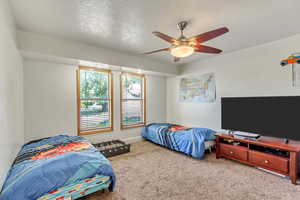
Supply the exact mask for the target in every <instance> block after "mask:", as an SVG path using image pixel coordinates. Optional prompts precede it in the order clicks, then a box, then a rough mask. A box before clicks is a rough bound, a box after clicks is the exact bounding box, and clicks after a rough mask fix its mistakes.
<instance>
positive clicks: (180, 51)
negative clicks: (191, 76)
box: [171, 45, 194, 58]
mask: <svg viewBox="0 0 300 200" xmlns="http://www.w3.org/2000/svg"><path fill="white" fill-rule="evenodd" d="M193 53H194V48H193V47H191V46H189V45H179V46H176V47H174V48H172V49H171V55H172V56H174V57H176V58H185V57H188V56H190V55H192V54H193Z"/></svg>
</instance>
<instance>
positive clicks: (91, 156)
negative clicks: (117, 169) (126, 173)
mask: <svg viewBox="0 0 300 200" xmlns="http://www.w3.org/2000/svg"><path fill="white" fill-rule="evenodd" d="M96 175H103V176H108V177H110V181H111V186H110V190H111V191H112V190H113V188H114V184H115V174H114V172H113V169H112V167H111V165H110V163H109V161H108V160H107V159H106V158H105V157H104V156H103V155H102V154H101V153H100V152H99V151H98V150H97V149H96V148H95V147H94V146H93V145H92V144H91V143H90V142H88V141H87V140H86V139H84V138H83V137H78V136H66V135H60V136H55V137H51V138H46V139H42V140H39V141H35V142H31V143H28V144H25V145H24V146H23V147H22V149H21V151H20V152H19V154H18V156H17V158H16V159H15V161H14V163H13V165H12V167H11V169H10V171H9V173H8V176H7V178H6V181H5V183H4V185H3V188H2V191H1V194H0V200H16V199H17V200H19V199H20V200H21V199H22V200H36V199H38V198H39V197H41V196H43V195H45V194H47V193H49V192H51V191H54V190H57V189H58V188H61V187H64V186H67V185H72V184H76V183H79V182H80V181H82V180H84V179H87V178H91V177H94V176H96Z"/></svg>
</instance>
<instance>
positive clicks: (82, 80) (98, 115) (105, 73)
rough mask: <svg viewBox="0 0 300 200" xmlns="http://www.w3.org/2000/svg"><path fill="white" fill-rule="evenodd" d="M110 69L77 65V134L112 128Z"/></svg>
mask: <svg viewBox="0 0 300 200" xmlns="http://www.w3.org/2000/svg"><path fill="white" fill-rule="evenodd" d="M111 83H112V77H111V72H110V70H104V69H98V68H92V67H82V66H80V67H79V70H78V71H77V104H78V135H88V134H94V133H99V132H104V131H112V130H113V121H112V119H113V116H112V113H113V112H112V84H111Z"/></svg>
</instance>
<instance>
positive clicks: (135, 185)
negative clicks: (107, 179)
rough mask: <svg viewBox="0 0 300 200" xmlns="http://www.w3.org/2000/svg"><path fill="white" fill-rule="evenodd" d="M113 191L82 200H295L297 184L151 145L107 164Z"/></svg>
mask: <svg viewBox="0 0 300 200" xmlns="http://www.w3.org/2000/svg"><path fill="white" fill-rule="evenodd" d="M111 162H112V165H113V168H114V170H115V172H116V175H117V185H116V189H115V192H113V193H102V192H98V193H95V194H93V195H91V196H89V197H86V198H83V199H86V200H96V199H97V200H98V199H99V200H100V199H102V200H200V199H201V200H300V185H297V186H295V185H292V184H291V183H290V181H289V180H287V179H284V178H280V177H277V176H274V175H271V174H268V173H265V172H262V171H260V170H257V169H255V168H253V167H249V166H246V165H242V164H238V163H235V162H233V161H229V160H226V159H219V160H217V159H215V154H210V155H206V157H205V158H204V160H196V159H193V158H191V157H188V156H185V155H183V154H180V153H176V152H173V151H170V150H167V149H164V148H162V147H159V146H157V145H154V144H152V143H150V142H146V141H145V142H138V143H135V144H133V145H132V152H131V153H129V154H126V155H122V156H118V157H114V158H112V159H111Z"/></svg>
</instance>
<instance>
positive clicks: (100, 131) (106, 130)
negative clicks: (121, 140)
mask: <svg viewBox="0 0 300 200" xmlns="http://www.w3.org/2000/svg"><path fill="white" fill-rule="evenodd" d="M111 131H113V128H105V129H97V130H92V131H83V132H79V133H78V135H93V134H97V133H105V132H111Z"/></svg>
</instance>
